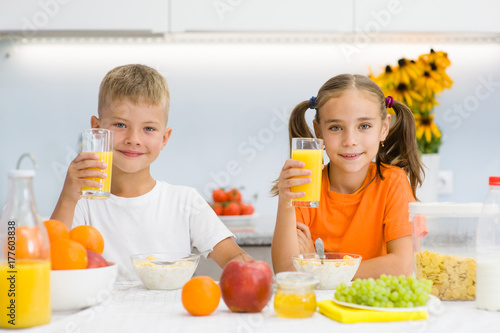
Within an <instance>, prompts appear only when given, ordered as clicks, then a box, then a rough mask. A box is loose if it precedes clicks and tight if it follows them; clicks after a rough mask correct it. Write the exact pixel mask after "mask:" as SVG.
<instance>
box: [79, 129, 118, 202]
mask: <svg viewBox="0 0 500 333" xmlns="http://www.w3.org/2000/svg"><path fill="white" fill-rule="evenodd" d="M82 152H92V153H94V154H97V155H99V160H100V161H102V162H104V163H106V164H107V167H106V169H104V170H103V169H92V170H100V171H102V172H104V173H106V174H107V176H106V178H98V177H89V178H88V179H92V180H95V181H97V182H100V183H101V184H102V187H100V188H99V187H82V197H84V198H87V199H98V200H103V199H107V198H109V195H110V190H111V169H112V168H111V167H112V165H113V132H112V131H110V130H107V129H103V128H91V129H87V130H85V131H83V134H82Z"/></svg>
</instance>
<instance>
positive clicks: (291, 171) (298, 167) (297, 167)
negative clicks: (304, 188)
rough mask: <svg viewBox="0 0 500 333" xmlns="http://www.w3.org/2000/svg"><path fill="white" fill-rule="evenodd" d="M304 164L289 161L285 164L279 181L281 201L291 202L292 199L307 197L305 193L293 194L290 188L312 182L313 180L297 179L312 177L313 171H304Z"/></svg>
mask: <svg viewBox="0 0 500 333" xmlns="http://www.w3.org/2000/svg"><path fill="white" fill-rule="evenodd" d="M304 166H305V163H304V162H301V161H298V160H293V159H289V160H287V161H286V162H285V165H284V166H283V169H282V170H281V173H280V176H279V179H278V190H279V200H280V201H281V202H287V203H288V202H289V201H290V200H291V199H296V198H301V197H303V196H305V195H306V193H305V192H291V191H290V187H292V186H297V185H304V184H308V183H310V182H311V178H295V177H304V176H310V175H311V174H312V172H311V170H308V169H303V167H304Z"/></svg>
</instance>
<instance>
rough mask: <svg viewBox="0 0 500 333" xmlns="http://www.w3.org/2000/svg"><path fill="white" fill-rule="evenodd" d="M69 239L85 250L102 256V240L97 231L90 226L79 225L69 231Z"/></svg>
mask: <svg viewBox="0 0 500 333" xmlns="http://www.w3.org/2000/svg"><path fill="white" fill-rule="evenodd" d="M69 239H71V240H74V241H75V242H78V243H80V244H82V245H83V247H85V248H86V249H87V250H92V251H94V252H96V253H99V254H102V251H104V238H102V235H101V233H100V232H99V230H97V229H96V228H94V227H93V226H90V225H80V226H78V227H76V228H73V229H71V231H70V232H69Z"/></svg>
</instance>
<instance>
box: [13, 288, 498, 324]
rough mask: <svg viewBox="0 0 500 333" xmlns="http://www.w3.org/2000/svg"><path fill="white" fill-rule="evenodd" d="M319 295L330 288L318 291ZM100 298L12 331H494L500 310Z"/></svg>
mask: <svg viewBox="0 0 500 333" xmlns="http://www.w3.org/2000/svg"><path fill="white" fill-rule="evenodd" d="M316 294H317V298H318V300H323V299H331V298H332V296H333V291H332V290H317V291H316ZM101 299H102V300H103V303H101V304H100V305H96V306H94V307H91V308H87V309H84V310H81V311H75V312H55V313H53V315H52V322H51V323H50V324H48V325H44V326H39V327H34V328H30V329H24V330H23V329H21V330H16V332H23V331H25V332H30V333H31V332H32V333H48V332H51V333H52V332H65V333H70V332H83V333H84V332H92V333H99V332H134V333H135V332H169V333H170V332H183V333H185V332H204V333H205V332H218V333H219V332H273V333H274V332H278V331H282V332H287V333H288V332H300V333H304V332H310V331H318V332H326V331H330V332H370V333H377V332H383V333H389V332H398V333H402V332H408V333H411V332H415V333H417V332H436V333H443V332H453V333H459V332H485V333H486V332H493V331H496V330H498V327H500V313H499V312H488V311H480V310H477V309H475V302H473V301H470V302H440V303H438V304H437V306H435V307H433V308H431V309H430V310H429V318H428V319H427V320H423V321H407V322H389V323H356V324H342V323H339V322H336V321H334V320H331V319H329V318H327V317H325V316H323V315H321V314H320V313H318V312H316V313H315V314H314V316H313V317H311V318H307V319H283V318H278V317H277V316H276V314H275V312H274V308H273V303H272V300H271V301H270V302H269V304H268V305H267V306H266V307H265V308H264V310H263V311H262V312H261V313H233V312H231V311H229V309H228V308H227V307H226V305H225V304H224V302H223V300H222V299H221V301H220V304H219V307H218V308H217V310H216V311H215V312H214V313H212V314H211V315H209V316H204V317H194V316H191V315H189V314H188V313H187V311H186V310H185V309H184V308H183V306H182V302H181V290H174V291H157V290H147V289H145V287H143V285H142V284H141V283H140V282H125V283H117V284H115V287H114V291H113V292H112V293H111V292H107V293H103V294H102V295H101Z"/></svg>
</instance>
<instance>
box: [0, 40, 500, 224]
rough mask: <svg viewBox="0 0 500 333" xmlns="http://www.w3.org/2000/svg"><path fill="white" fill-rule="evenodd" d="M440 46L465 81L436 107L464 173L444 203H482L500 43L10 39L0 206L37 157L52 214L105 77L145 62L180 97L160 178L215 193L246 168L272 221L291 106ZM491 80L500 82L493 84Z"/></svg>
mask: <svg viewBox="0 0 500 333" xmlns="http://www.w3.org/2000/svg"><path fill="white" fill-rule="evenodd" d="M431 46H432V47H434V48H435V49H442V50H444V51H447V52H448V53H449V57H450V59H451V61H452V66H451V67H450V68H449V71H448V73H449V75H450V77H451V78H452V79H453V80H454V81H455V84H454V86H453V87H452V89H451V90H449V91H445V92H444V93H443V94H442V95H441V96H440V97H439V98H438V101H439V102H440V104H441V105H440V106H439V107H438V108H437V109H436V113H437V119H436V120H437V122H438V124H439V125H440V126H441V127H442V132H443V133H444V135H445V137H444V144H443V145H442V148H441V169H446V170H452V171H453V173H454V192H453V194H451V195H447V196H441V197H440V200H441V201H455V202H468V201H482V200H483V198H484V196H485V194H486V191H487V177H488V176H489V175H492V174H500V154H499V150H500V149H499V148H498V145H497V144H496V143H498V142H500V131H499V130H498V124H499V123H500V112H498V105H499V104H500V93H499V91H500V89H499V87H500V66H499V65H498V59H500V45H498V44H441V45H436V44H434V45H429V44H425V43H421V44H372V45H369V46H366V47H365V48H362V49H360V50H359V51H360V52H359V53H357V54H354V55H352V56H351V57H350V58H349V59H348V58H346V56H345V55H344V53H343V52H342V51H341V47H340V45H339V44H306V43H304V44H210V43H207V44H181V43H179V44H166V43H139V42H132V43H121V44H119V43H109V44H107V43H90V42H61V43H55V42H51V43H42V42H37V43H26V44H22V43H20V44H14V45H13V44H11V43H9V42H7V41H6V42H2V43H0V152H1V155H0V156H1V157H0V204H3V203H4V202H5V201H6V196H7V176H6V171H7V170H9V169H12V168H14V167H15V163H16V161H17V159H18V157H19V156H20V155H21V154H22V153H24V152H31V153H33V154H34V155H35V156H36V157H37V159H38V162H39V164H40V168H39V171H38V174H37V176H36V179H35V195H36V200H37V203H38V208H39V210H40V212H41V213H42V214H43V215H45V216H48V215H50V214H51V211H52V209H53V208H54V205H55V203H56V201H57V198H58V195H59V192H60V190H61V188H62V185H63V181H64V173H65V170H66V167H67V165H68V164H69V162H70V161H71V160H72V158H73V157H74V155H75V154H76V151H77V144H78V139H79V135H80V133H81V131H82V130H83V129H84V128H87V127H90V117H91V116H92V115H94V114H95V113H96V106H97V92H98V86H99V83H100V80H101V79H102V77H103V76H104V75H105V74H106V72H107V71H108V70H110V69H112V68H113V67H115V66H118V65H122V64H127V63H143V64H147V65H149V66H152V67H154V68H156V69H158V70H159V71H160V72H161V73H162V74H163V75H164V76H165V77H166V78H167V81H168V82H169V85H170V89H171V95H172V105H171V116H170V124H169V125H170V126H171V127H173V134H172V137H171V141H170V142H169V144H168V145H167V146H166V148H165V149H164V151H163V152H162V154H161V155H160V157H159V159H158V160H157V162H156V163H155V164H154V166H153V168H152V173H153V176H154V177H155V178H157V179H162V180H166V181H168V182H171V183H174V184H185V185H189V186H193V187H196V188H197V189H198V190H199V191H200V192H201V193H202V194H207V193H208V192H207V190H208V188H210V186H211V184H212V185H213V184H214V183H215V179H216V178H219V180H225V179H223V178H224V177H222V175H223V174H227V172H228V167H230V165H231V163H233V162H231V161H236V162H234V163H237V165H238V166H239V170H238V171H237V172H236V174H234V175H232V176H230V177H229V183H230V185H231V186H235V187H240V186H244V187H245V190H244V192H243V193H244V197H246V198H247V199H250V198H251V196H252V195H253V194H255V193H257V194H258V196H259V197H258V200H257V202H256V206H257V212H259V213H260V214H261V215H266V216H271V215H273V214H274V212H275V206H276V199H275V198H270V197H269V195H268V193H269V189H270V187H271V182H272V181H273V179H275V178H276V177H277V176H278V174H279V171H280V169H281V166H282V164H283V162H284V160H285V159H286V157H287V154H288V147H287V142H288V141H287V140H288V139H287V135H288V133H287V128H286V123H285V122H286V121H287V115H288V113H289V112H290V111H291V109H292V108H293V107H294V106H295V105H296V104H297V103H298V102H300V101H303V100H306V99H309V98H310V97H311V96H312V95H315V94H316V92H317V91H318V89H319V88H320V86H321V85H322V84H323V83H324V82H325V81H326V80H327V79H329V78H330V77H332V76H334V75H337V74H340V73H344V72H348V73H360V74H366V73H367V72H368V66H371V67H372V68H373V69H374V71H375V72H376V73H378V72H379V69H380V70H381V68H382V67H383V66H385V64H388V63H391V64H395V63H396V61H397V59H398V58H400V57H402V56H405V57H409V58H411V57H416V56H417V55H418V54H421V53H424V52H427V51H428V50H429V48H430V47H431ZM7 54H8V56H7ZM485 80H486V81H488V80H490V81H493V82H494V83H493V84H490V85H488V86H485V85H484V84H483V83H482V82H483V81H485ZM488 89H489V90H488ZM454 105H462V111H457V109H454ZM310 116H312V114H311V115H310ZM23 166H25V167H29V163H28V161H26V162H24V163H23ZM217 176H218V177H217Z"/></svg>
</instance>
